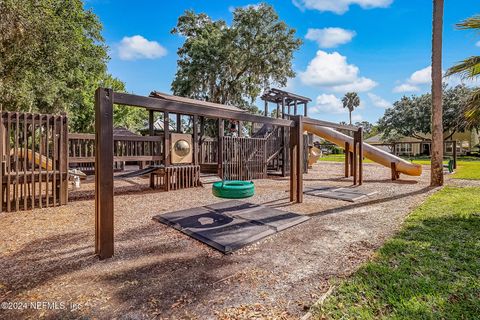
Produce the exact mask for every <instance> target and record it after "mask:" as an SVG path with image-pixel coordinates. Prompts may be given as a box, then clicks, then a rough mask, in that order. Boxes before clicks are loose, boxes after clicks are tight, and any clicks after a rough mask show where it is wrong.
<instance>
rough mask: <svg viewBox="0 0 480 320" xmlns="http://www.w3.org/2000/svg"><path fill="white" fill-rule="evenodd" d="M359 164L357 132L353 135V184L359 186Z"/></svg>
mask: <svg viewBox="0 0 480 320" xmlns="http://www.w3.org/2000/svg"><path fill="white" fill-rule="evenodd" d="M357 163H358V134H357V132H354V133H353V161H352V167H353V174H352V175H353V184H354V185H356V184H357Z"/></svg>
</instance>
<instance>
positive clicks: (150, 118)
mask: <svg viewBox="0 0 480 320" xmlns="http://www.w3.org/2000/svg"><path fill="white" fill-rule="evenodd" d="M153 121H154V114H153V110H148V134H149V135H150V136H151V137H152V136H154V135H155V128H154V127H153ZM150 164H153V163H150ZM150 188H152V189H153V188H155V175H154V174H153V173H150Z"/></svg>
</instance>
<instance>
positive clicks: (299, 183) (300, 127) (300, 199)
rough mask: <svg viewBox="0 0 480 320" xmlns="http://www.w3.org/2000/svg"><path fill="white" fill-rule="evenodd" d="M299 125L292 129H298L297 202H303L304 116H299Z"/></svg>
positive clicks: (297, 121)
mask: <svg viewBox="0 0 480 320" xmlns="http://www.w3.org/2000/svg"><path fill="white" fill-rule="evenodd" d="M296 123H297V126H296V127H295V128H293V129H292V130H294V131H296V133H295V136H296V138H297V150H296V151H297V155H296V157H297V203H302V202H303V165H304V161H303V160H304V159H303V117H302V116H297V120H296Z"/></svg>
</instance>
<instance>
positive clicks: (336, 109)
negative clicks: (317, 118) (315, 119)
mask: <svg viewBox="0 0 480 320" xmlns="http://www.w3.org/2000/svg"><path fill="white" fill-rule="evenodd" d="M308 110H309V111H310V112H311V113H317V114H318V113H329V114H342V113H346V112H347V109H345V108H344V107H343V103H342V100H340V99H339V98H337V97H336V96H335V95H333V94H321V95H319V96H318V97H317V99H316V104H315V106H313V107H310V108H308Z"/></svg>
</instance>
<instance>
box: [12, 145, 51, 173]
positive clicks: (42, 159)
mask: <svg viewBox="0 0 480 320" xmlns="http://www.w3.org/2000/svg"><path fill="white" fill-rule="evenodd" d="M26 153H27V159H28V161H32V158H33V157H35V160H34V161H35V164H36V165H38V166H41V167H42V168H43V169H48V170H53V159H50V158H49V159H48V161H47V157H46V156H44V155H40V154H39V153H38V152H33V151H32V150H31V149H27V152H26ZM14 154H15V149H11V151H10V155H11V156H13V155H14ZM17 155H18V157H19V158H20V159H23V158H24V157H25V151H24V148H18V149H17Z"/></svg>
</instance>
